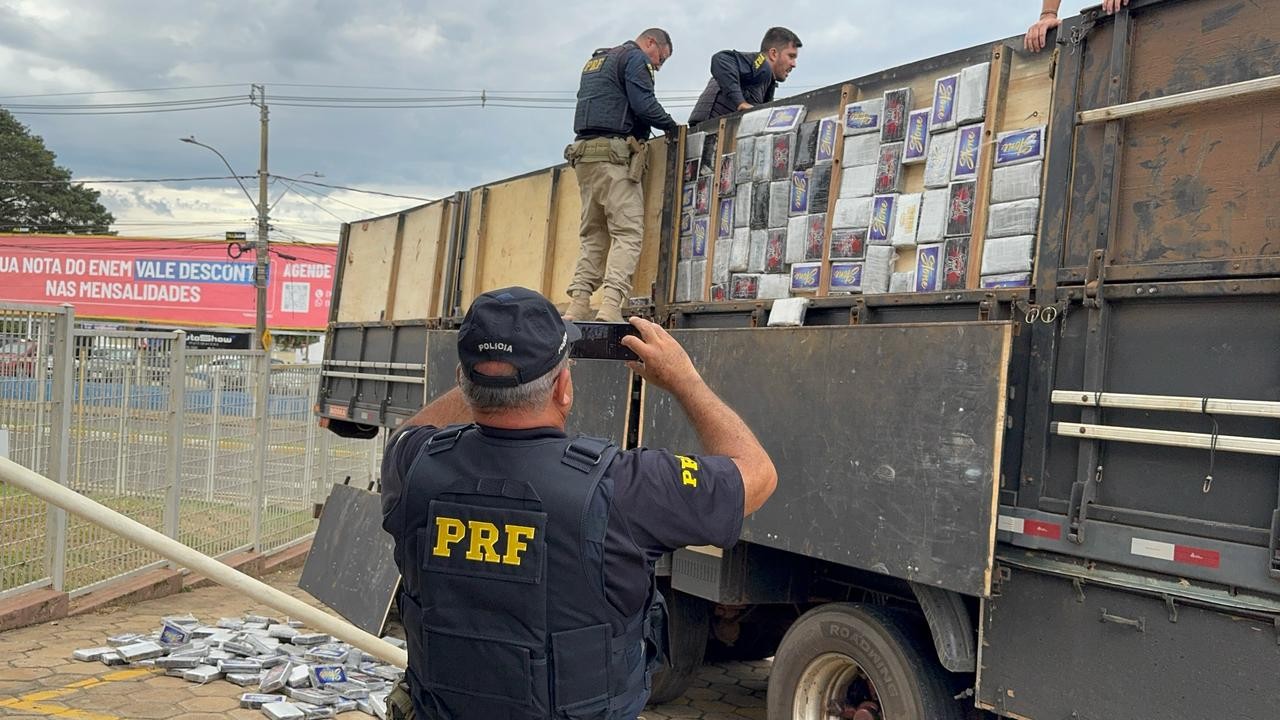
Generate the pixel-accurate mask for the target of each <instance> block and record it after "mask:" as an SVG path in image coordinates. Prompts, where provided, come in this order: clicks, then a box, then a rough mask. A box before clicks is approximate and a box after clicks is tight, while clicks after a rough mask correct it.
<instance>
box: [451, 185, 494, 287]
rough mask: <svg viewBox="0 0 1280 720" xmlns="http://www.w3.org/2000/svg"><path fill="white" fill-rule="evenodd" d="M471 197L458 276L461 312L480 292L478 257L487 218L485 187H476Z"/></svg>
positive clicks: (471, 192) (470, 193)
mask: <svg viewBox="0 0 1280 720" xmlns="http://www.w3.org/2000/svg"><path fill="white" fill-rule="evenodd" d="M468 194H469V195H470V198H471V211H470V213H469V214H468V216H467V232H466V235H465V239H464V241H463V242H464V247H463V249H462V253H463V255H462V269H461V272H460V277H459V278H458V288H459V296H460V298H461V307H460V308H458V310H459V312H466V310H467V308H469V307H471V301H472V300H473V299H475V296H476V295H479V294H480V292H478V291H477V290H476V258H477V257H478V255H479V253H480V252H481V250H480V248H479V245H480V237H481V233H482V232H483V230H484V228H483V227H482V226H483V225H484V220H485V218H486V208H485V206H484V203H485V196H486V195H487V193H486V192H485V188H474V189H472V190H471V191H470V192H469V193H468Z"/></svg>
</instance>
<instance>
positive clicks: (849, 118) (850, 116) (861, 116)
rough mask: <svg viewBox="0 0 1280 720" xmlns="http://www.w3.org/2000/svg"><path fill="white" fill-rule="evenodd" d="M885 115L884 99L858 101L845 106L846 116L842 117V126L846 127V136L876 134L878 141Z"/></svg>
mask: <svg viewBox="0 0 1280 720" xmlns="http://www.w3.org/2000/svg"><path fill="white" fill-rule="evenodd" d="M883 115H884V98H883V97H878V98H874V99H871V100H858V101H856V102H851V103H849V104H848V105H845V106H844V114H843V116H842V117H841V123H840V124H841V125H842V126H843V127H844V134H845V135H861V134H863V133H876V134H877V140H878V139H879V133H880V121H881V120H882V119H883Z"/></svg>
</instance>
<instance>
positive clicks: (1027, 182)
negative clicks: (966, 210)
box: [991, 160, 1044, 203]
mask: <svg viewBox="0 0 1280 720" xmlns="http://www.w3.org/2000/svg"><path fill="white" fill-rule="evenodd" d="M1043 170H1044V161H1043V160H1037V161H1035V162H1029V163H1023V164H1021V165H1007V166H1005V167H998V168H996V169H995V172H993V173H991V202H992V203H1006V202H1013V201H1014V200H1026V199H1028V198H1038V197H1040V173H1041V172H1042V171H1043Z"/></svg>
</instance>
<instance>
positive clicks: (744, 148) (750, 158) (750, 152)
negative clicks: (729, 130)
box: [733, 137, 756, 185]
mask: <svg viewBox="0 0 1280 720" xmlns="http://www.w3.org/2000/svg"><path fill="white" fill-rule="evenodd" d="M734 155H735V156H736V159H735V160H734V163H733V180H734V182H736V183H738V184H739V185H741V184H742V183H749V182H751V180H752V173H753V172H754V171H755V163H756V139H755V138H753V137H740V138H738V145H737V147H736V148H735V149H734Z"/></svg>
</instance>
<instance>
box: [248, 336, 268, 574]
mask: <svg viewBox="0 0 1280 720" xmlns="http://www.w3.org/2000/svg"><path fill="white" fill-rule="evenodd" d="M258 362H259V365H258V368H257V369H258V376H257V381H258V382H257V390H256V391H255V392H254V394H253V395H254V406H255V410H256V411H257V416H256V417H255V418H254V420H255V421H256V423H257V427H258V432H257V433H256V434H257V442H255V443H254V453H253V514H252V518H253V520H252V523H253V525H252V527H253V536H252V537H253V549H254V550H256V551H258V552H261V551H262V513H263V511H264V510H265V506H266V502H267V452H268V448H269V447H270V444H271V435H270V433H271V396H270V393H271V350H270V349H268V348H264V349H263V350H262V355H261V356H260V357H259V360H258Z"/></svg>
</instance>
